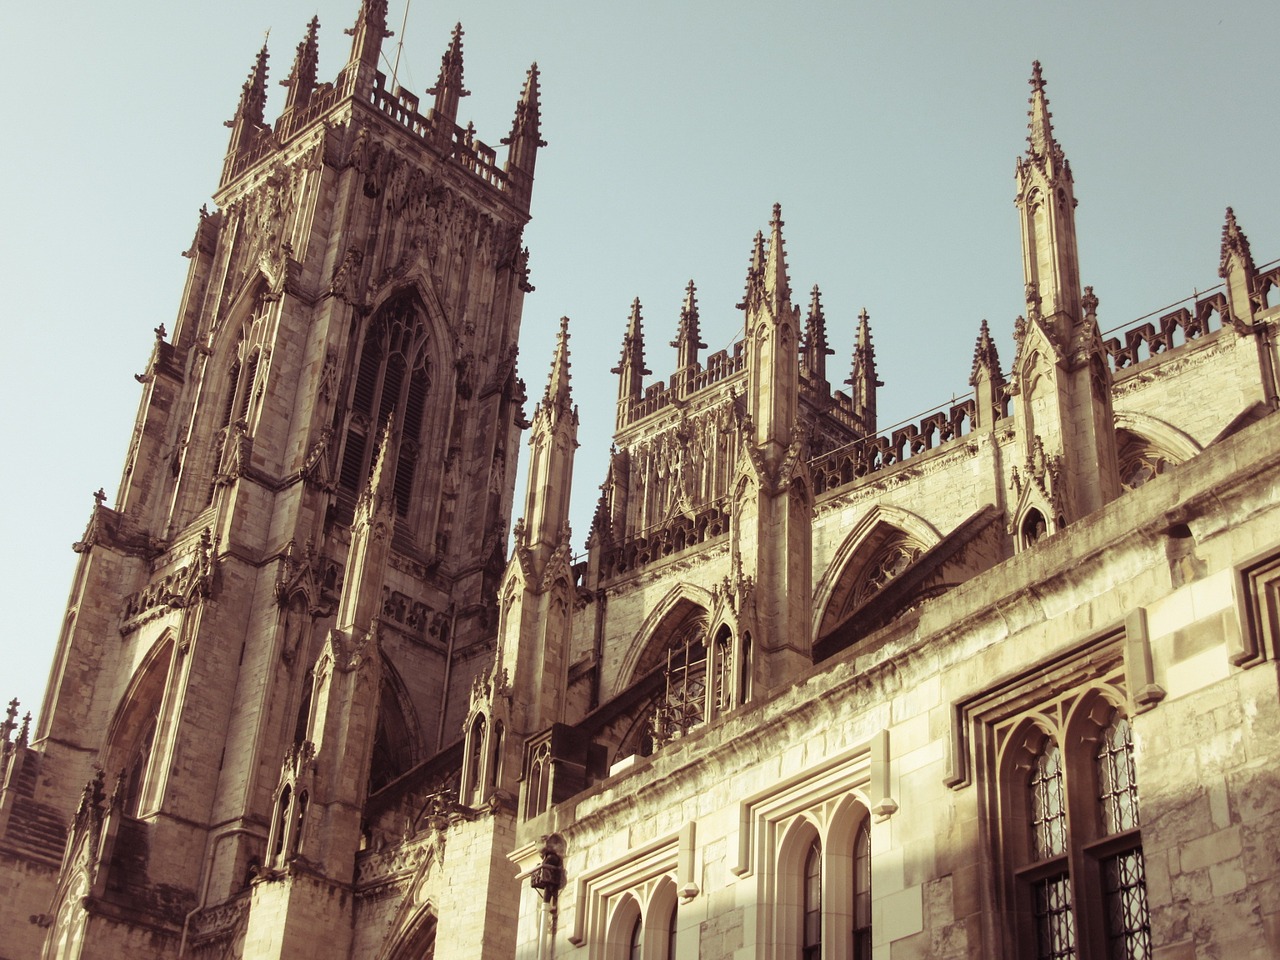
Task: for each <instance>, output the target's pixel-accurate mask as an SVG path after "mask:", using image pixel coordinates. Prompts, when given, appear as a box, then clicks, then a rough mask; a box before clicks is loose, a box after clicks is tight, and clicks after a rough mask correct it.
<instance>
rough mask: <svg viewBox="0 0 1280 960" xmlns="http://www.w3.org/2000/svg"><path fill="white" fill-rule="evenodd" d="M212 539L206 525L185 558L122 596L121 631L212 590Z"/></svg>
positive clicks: (192, 602) (138, 625)
mask: <svg viewBox="0 0 1280 960" xmlns="http://www.w3.org/2000/svg"><path fill="white" fill-rule="evenodd" d="M215 547H216V541H215V540H214V538H213V537H212V535H211V534H210V531H209V528H208V527H206V528H205V529H204V530H203V531H202V532H201V534H200V539H199V540H198V541H197V543H196V544H195V546H194V548H193V549H192V551H191V554H190V556H189V557H188V559H187V562H186V563H184V564H183V565H182V566H181V567H179V568H178V569H177V570H174V571H173V572H172V573H169V574H166V575H165V576H163V577H161V578H160V579H158V580H153V581H152V582H151V583H149V584H147V586H146V587H144V588H143V589H141V590H138V591H136V592H134V593H131V594H129V595H128V596H126V597H125V598H124V609H123V610H122V612H121V620H122V623H121V627H120V632H121V634H126V633H129V632H131V631H133V630H136V629H137V628H138V627H140V626H142V625H143V624H145V623H149V622H151V621H152V620H155V619H156V618H158V617H161V616H164V615H165V614H166V613H168V612H169V611H170V610H175V609H181V608H183V607H189V606H191V605H193V604H195V603H199V602H200V601H201V600H202V599H205V598H207V597H209V596H211V595H212V593H213V580H214V572H215V560H214V554H215Z"/></svg>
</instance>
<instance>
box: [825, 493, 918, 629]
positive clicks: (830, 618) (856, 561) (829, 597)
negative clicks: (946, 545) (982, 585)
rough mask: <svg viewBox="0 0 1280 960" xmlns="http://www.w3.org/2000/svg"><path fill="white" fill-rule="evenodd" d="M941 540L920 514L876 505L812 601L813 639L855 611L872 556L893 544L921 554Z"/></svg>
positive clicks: (840, 551)
mask: <svg viewBox="0 0 1280 960" xmlns="http://www.w3.org/2000/svg"><path fill="white" fill-rule="evenodd" d="M941 539H942V535H941V534H940V533H939V532H938V530H937V528H936V527H934V526H933V524H931V523H929V521H927V520H925V519H924V518H923V517H921V516H920V515H919V514H916V513H912V512H910V511H908V510H904V509H902V508H901V507H894V506H889V505H887V504H877V505H875V506H874V507H872V508H871V509H870V510H869V511H868V512H867V513H866V514H865V515H864V516H863V517H862V518H861V519H860V520H859V521H858V522H857V523H856V524H855V525H854V527H853V529H852V530H851V531H849V534H848V536H846V537H845V539H844V541H843V542H842V543H841V544H840V546H839V547H838V548H837V549H836V552H835V554H834V556H832V558H831V562H830V563H829V564H828V565H827V570H826V572H825V573H824V574H823V575H822V579H821V580H820V581H819V582H818V585H817V588H816V589H815V591H814V598H813V626H812V630H813V634H812V635H813V637H820V636H822V635H823V634H825V633H826V632H827V631H829V630H830V629H831V628H832V627H834V626H835V625H836V624H837V623H839V622H840V621H841V620H842V619H844V617H845V616H846V615H847V614H848V613H849V612H850V611H851V610H852V606H851V603H853V601H854V600H855V594H856V592H857V590H858V588H859V585H860V584H861V582H862V579H863V577H864V575H865V574H866V573H867V572H868V570H867V566H868V563H869V562H870V561H872V560H873V559H875V558H874V557H873V554H875V553H877V552H878V551H881V550H882V549H884V548H885V547H886V546H888V545H889V544H891V543H894V542H897V543H901V544H905V545H906V546H907V548H908V549H909V550H913V551H915V552H917V553H922V552H924V551H925V550H928V549H929V548H930V547H932V546H933V545H934V544H936V543H938V542H939V541H940V540H941Z"/></svg>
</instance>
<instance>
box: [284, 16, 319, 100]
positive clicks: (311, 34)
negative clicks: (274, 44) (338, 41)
mask: <svg viewBox="0 0 1280 960" xmlns="http://www.w3.org/2000/svg"><path fill="white" fill-rule="evenodd" d="M319 34H320V18H319V17H318V16H316V17H312V18H311V22H310V23H308V24H307V33H306V36H304V37H303V38H302V40H301V41H300V42H299V43H298V50H297V52H296V53H295V54H294V56H293V68H292V69H291V70H290V71H289V76H288V78H287V79H285V80H281V81H280V85H281V86H282V87H288V88H289V92H288V93H287V94H286V95H285V103H284V108H285V110H292V109H293V108H295V107H300V106H302V105H303V104H304V103H306V102H307V101H308V100H309V99H311V91H312V90H314V89H315V86H316V67H317V65H318V63H319V60H320V44H319V39H318V38H319Z"/></svg>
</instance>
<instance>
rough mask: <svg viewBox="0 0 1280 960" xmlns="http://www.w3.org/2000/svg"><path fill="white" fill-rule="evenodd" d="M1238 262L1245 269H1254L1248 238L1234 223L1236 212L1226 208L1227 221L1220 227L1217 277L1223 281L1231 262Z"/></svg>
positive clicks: (1238, 225)
mask: <svg viewBox="0 0 1280 960" xmlns="http://www.w3.org/2000/svg"><path fill="white" fill-rule="evenodd" d="M1233 259H1236V260H1239V261H1240V263H1241V265H1242V266H1244V267H1245V268H1246V269H1248V270H1250V271H1253V270H1255V269H1256V267H1255V266H1254V262H1253V251H1252V250H1250V249H1249V238H1248V237H1246V236H1245V235H1244V231H1243V230H1241V229H1240V224H1238V223H1236V212H1235V211H1234V210H1232V209H1231V208H1230V207H1227V220H1226V222H1225V223H1224V224H1223V225H1222V255H1221V258H1220V259H1219V261H1218V276H1220V277H1221V278H1222V279H1223V280H1225V279H1227V275H1228V273H1229V271H1230V269H1231V261H1232V260H1233Z"/></svg>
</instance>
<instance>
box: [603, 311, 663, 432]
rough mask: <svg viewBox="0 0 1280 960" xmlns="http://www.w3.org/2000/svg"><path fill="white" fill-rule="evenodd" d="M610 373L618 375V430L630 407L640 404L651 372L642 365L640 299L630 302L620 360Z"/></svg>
mask: <svg viewBox="0 0 1280 960" xmlns="http://www.w3.org/2000/svg"><path fill="white" fill-rule="evenodd" d="M609 372H610V373H616V374H617V375H618V429H619V430H621V429H622V428H623V427H625V426H626V425H627V417H628V415H629V414H630V412H631V407H632V405H634V404H636V403H639V402H640V395H641V393H642V392H643V390H644V378H645V377H647V376H648V375H649V374H651V373H652V372H653V371H652V370H650V369H649V368H648V367H646V366H645V365H644V326H643V318H642V317H641V316H640V298H639V297H636V298H635V299H634V300H633V301H631V316H630V317H629V318H628V320H627V332H626V333H625V334H623V337H622V358H621V359H620V360H619V361H618V365H617V366H616V367H614V368H613V369H612V370H611V371H609Z"/></svg>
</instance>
